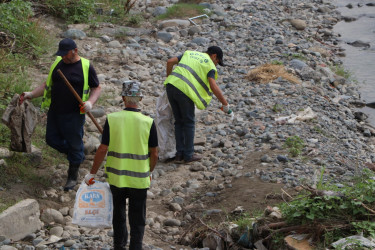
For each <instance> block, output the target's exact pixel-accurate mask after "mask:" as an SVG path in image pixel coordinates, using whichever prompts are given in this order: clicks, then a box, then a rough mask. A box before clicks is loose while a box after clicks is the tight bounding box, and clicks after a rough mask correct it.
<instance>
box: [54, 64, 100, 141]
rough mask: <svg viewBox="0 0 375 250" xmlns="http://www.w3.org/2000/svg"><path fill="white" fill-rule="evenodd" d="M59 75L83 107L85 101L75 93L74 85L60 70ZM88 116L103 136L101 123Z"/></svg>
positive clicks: (89, 114)
mask: <svg viewBox="0 0 375 250" xmlns="http://www.w3.org/2000/svg"><path fill="white" fill-rule="evenodd" d="M57 73H59V74H60V76H61V78H62V79H63V80H64V82H65V84H66V86H68V88H69V89H70V91H71V92H72V94H73V95H74V97H75V98H76V99H77V100H78V102H79V104H81V105H83V101H82V99H81V97H80V96H79V95H78V94H77V92H76V91H75V89H74V88H73V87H72V85H71V84H70V82H69V81H68V79H66V77H65V76H64V74H63V72H61V70H60V69H58V70H57ZM86 114H87V115H88V116H89V117H90V119H91V120H92V122H93V123H94V124H95V126H96V127H97V129H98V130H99V132H100V133H101V134H103V129H102V127H101V126H100V125H99V123H98V122H97V121H96V120H95V117H94V116H93V115H92V114H91V113H90V112H86Z"/></svg>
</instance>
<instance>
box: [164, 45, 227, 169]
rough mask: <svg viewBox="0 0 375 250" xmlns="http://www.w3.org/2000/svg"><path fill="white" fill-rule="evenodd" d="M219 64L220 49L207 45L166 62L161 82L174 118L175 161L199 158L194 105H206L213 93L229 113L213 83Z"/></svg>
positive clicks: (224, 100)
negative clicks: (195, 139) (203, 50)
mask: <svg viewBox="0 0 375 250" xmlns="http://www.w3.org/2000/svg"><path fill="white" fill-rule="evenodd" d="M218 64H219V65H220V66H224V64H223V51H222V50H221V48H220V47H218V46H211V47H209V48H208V49H207V51H206V52H205V53H202V52H198V51H190V50H187V51H185V53H184V54H183V55H181V56H179V57H172V58H170V59H168V61H167V79H166V80H165V81H164V85H166V90H167V95H168V100H169V103H170V105H171V108H172V112H173V116H174V119H175V122H174V127H175V136H176V151H177V153H176V156H175V160H176V162H177V163H183V162H185V163H190V162H194V161H199V160H200V159H201V158H202V157H201V156H199V155H196V154H194V133H195V114H194V111H195V106H197V108H198V109H205V108H207V106H208V104H209V103H210V101H211V99H212V96H213V95H215V96H216V97H217V98H218V99H219V101H220V102H221V104H222V107H221V110H223V111H224V112H225V113H227V114H232V110H231V109H230V108H229V104H228V102H227V100H226V99H225V97H224V95H223V93H222V92H221V90H220V88H219V87H218V85H217V84H216V79H217V76H218V75H217V69H216V65H218ZM175 65H176V67H175V68H173V67H174V66H175ZM232 115H233V114H232Z"/></svg>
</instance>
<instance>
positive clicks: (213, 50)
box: [206, 46, 224, 66]
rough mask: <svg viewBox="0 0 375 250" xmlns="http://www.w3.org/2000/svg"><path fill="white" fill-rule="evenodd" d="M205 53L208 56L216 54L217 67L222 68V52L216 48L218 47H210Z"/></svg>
mask: <svg viewBox="0 0 375 250" xmlns="http://www.w3.org/2000/svg"><path fill="white" fill-rule="evenodd" d="M206 53H207V54H209V55H213V54H216V56H217V58H218V59H219V65H220V66H224V63H223V51H222V50H221V48H220V47H218V46H211V47H209V48H208V49H207V51H206Z"/></svg>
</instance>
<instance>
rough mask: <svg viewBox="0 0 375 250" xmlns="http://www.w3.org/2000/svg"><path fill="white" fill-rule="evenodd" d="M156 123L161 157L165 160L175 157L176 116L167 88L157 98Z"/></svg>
mask: <svg viewBox="0 0 375 250" xmlns="http://www.w3.org/2000/svg"><path fill="white" fill-rule="evenodd" d="M155 124H156V129H157V131H158V142H159V159H160V160H162V161H163V160H167V159H169V158H173V157H174V156H175V155H176V139H175V135H174V118H173V113H172V108H171V106H170V104H169V101H168V96H167V91H165V90H164V92H163V93H162V95H161V96H159V97H158V99H157V100H156V119H155Z"/></svg>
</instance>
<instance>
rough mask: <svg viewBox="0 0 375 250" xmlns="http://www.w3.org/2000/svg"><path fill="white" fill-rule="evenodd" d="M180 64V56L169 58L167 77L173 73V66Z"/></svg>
mask: <svg viewBox="0 0 375 250" xmlns="http://www.w3.org/2000/svg"><path fill="white" fill-rule="evenodd" d="M176 64H178V57H172V58H169V59H168V61H167V77H168V76H169V75H170V74H171V73H172V70H173V66H174V65H176Z"/></svg>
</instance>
